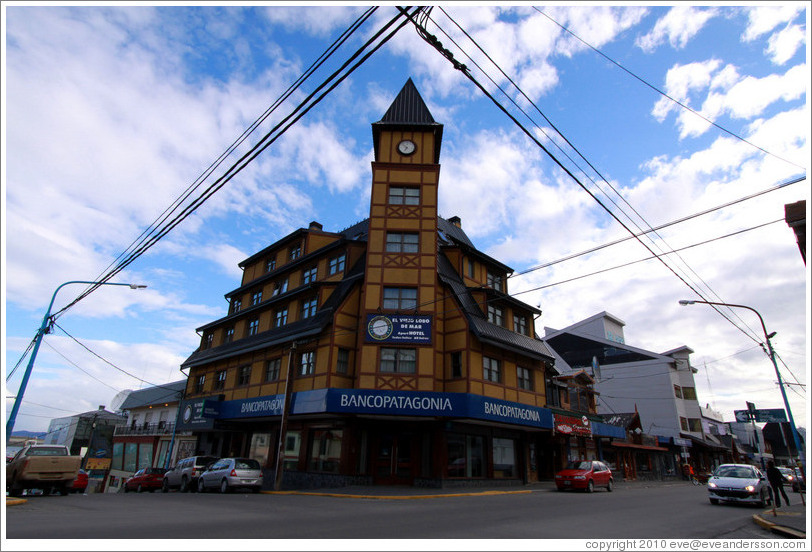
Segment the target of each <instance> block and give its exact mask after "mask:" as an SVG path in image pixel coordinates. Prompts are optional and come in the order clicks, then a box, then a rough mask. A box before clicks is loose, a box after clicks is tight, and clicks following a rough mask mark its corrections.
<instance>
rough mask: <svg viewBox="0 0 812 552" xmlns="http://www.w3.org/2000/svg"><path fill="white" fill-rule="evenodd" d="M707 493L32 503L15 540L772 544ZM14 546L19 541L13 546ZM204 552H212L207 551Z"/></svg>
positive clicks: (19, 512)
mask: <svg viewBox="0 0 812 552" xmlns="http://www.w3.org/2000/svg"><path fill="white" fill-rule="evenodd" d="M757 512H759V510H758V509H757V508H754V507H745V506H737V505H727V506H725V505H721V506H712V505H711V504H710V503H709V502H708V499H707V491H706V490H705V488H704V487H702V486H700V487H694V486H691V485H687V484H684V485H679V484H678V485H671V486H660V487H631V488H630V487H620V486H617V487H616V489H615V492H612V493H608V492H606V491H596V492H595V493H593V494H585V493H569V492H568V493H559V492H555V491H552V490H548V489H539V490H535V491H533V492H531V493H527V494H495V495H488V496H460V497H442V498H431V499H411V500H380V499H357V498H336V497H325V496H303V495H273V494H250V493H235V494H228V495H220V494H208V493H207V494H203V495H201V494H197V493H194V494H191V493H190V494H182V493H177V492H172V493H169V494H163V493H160V492H157V493H144V494H134V493H129V494H90V495H70V496H66V497H60V496H34V497H29V499H28V502H27V503H26V504H23V505H19V506H13V507H7V508H6V520H5V521H6V537H7V539H57V538H59V539H65V538H67V539H173V538H174V539H224V538H228V539H568V538H578V539H590V538H601V539H646V538H657V539H694V538H698V539H718V538H723V539H730V538H735V539H772V538H775V536H774V535H772V534H770V533H768V532H767V531H765V530H763V529H761V528H760V527H758V526H757V525H756V524H755V523H753V520H752V515H753V514H754V513H757ZM10 542H12V541H10ZM201 548H208V547H207V546H205V543H204V545H203V546H202V547H201Z"/></svg>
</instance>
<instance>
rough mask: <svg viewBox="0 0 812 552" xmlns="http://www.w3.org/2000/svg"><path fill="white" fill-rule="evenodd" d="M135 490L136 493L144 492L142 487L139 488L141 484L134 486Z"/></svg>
mask: <svg viewBox="0 0 812 552" xmlns="http://www.w3.org/2000/svg"><path fill="white" fill-rule="evenodd" d="M135 492H137V493H143V492H144V489H142V488H141V485H138V487H136V489H135Z"/></svg>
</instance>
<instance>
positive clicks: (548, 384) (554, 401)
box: [544, 372, 561, 406]
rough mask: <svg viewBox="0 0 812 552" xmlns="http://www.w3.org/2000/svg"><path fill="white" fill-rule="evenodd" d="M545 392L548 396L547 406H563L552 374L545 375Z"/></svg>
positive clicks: (546, 373)
mask: <svg viewBox="0 0 812 552" xmlns="http://www.w3.org/2000/svg"><path fill="white" fill-rule="evenodd" d="M544 391H545V393H546V395H547V406H561V400H560V398H559V396H558V386H556V385H555V384H554V383H553V376H552V374H550V372H545V373H544Z"/></svg>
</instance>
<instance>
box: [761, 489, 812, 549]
mask: <svg viewBox="0 0 812 552" xmlns="http://www.w3.org/2000/svg"><path fill="white" fill-rule="evenodd" d="M789 497H790V500H792V506H783V507H781V508H776V510H775V515H773V509H772V508H768V509H767V510H764V511H762V512H760V513H758V514H753V521H754V522H756V524H758V525H760V526H761V527H763V528H764V529H767V530H768V531H771V532H773V533H775V534H777V535H781V536H782V537H786V538H791V539H805V538H806V506H805V505H804V504H803V503H802V502H801V495H800V494H798V493H792V494H790V495H789Z"/></svg>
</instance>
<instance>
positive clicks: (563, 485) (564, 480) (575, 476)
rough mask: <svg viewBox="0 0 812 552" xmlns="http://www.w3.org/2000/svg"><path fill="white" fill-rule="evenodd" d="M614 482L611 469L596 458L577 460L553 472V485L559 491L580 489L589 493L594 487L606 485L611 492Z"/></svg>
mask: <svg viewBox="0 0 812 552" xmlns="http://www.w3.org/2000/svg"><path fill="white" fill-rule="evenodd" d="M614 484H615V481H614V479H613V478H612V470H610V469H609V466H607V465H606V464H604V463H603V462H599V461H597V460H577V461H575V462H570V463H569V464H568V465H567V467H566V468H564V469H563V470H561V471H560V472H558V473H557V474H555V486H556V487H558V490H559V491H564V490H566V489H580V490H582V491H586V492H588V493H591V492H592V491H594V490H595V487H606V490H607V491H609V492H611V491H612V487H613V485H614Z"/></svg>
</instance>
